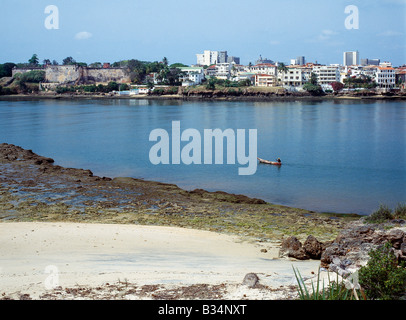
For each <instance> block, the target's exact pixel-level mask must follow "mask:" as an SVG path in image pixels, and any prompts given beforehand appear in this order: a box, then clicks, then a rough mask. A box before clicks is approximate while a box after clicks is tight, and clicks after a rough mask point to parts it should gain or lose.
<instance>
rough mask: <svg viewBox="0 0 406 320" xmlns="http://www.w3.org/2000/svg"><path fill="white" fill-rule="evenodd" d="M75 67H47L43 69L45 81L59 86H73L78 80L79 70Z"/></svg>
mask: <svg viewBox="0 0 406 320" xmlns="http://www.w3.org/2000/svg"><path fill="white" fill-rule="evenodd" d="M81 68H82V67H79V66H77V65H68V66H47V67H46V69H45V81H46V82H51V83H52V82H54V83H55V82H56V83H60V84H65V83H66V84H73V83H75V82H76V81H78V80H79V78H80V69H81Z"/></svg>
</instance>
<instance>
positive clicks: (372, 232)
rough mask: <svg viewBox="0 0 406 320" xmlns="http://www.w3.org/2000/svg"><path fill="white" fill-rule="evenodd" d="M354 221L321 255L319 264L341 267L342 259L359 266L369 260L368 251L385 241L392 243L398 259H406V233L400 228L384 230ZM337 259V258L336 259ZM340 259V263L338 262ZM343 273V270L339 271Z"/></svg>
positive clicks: (333, 267)
mask: <svg viewBox="0 0 406 320" xmlns="http://www.w3.org/2000/svg"><path fill="white" fill-rule="evenodd" d="M360 223H361V222H357V223H354V224H353V225H351V226H349V227H348V228H347V229H345V230H343V231H341V232H340V234H339V235H338V236H337V237H336V239H335V240H334V241H333V242H332V243H331V244H330V245H328V246H327V247H326V249H325V250H324V251H323V253H322V255H321V266H322V267H324V268H329V269H331V270H336V271H337V270H338V269H343V268H342V262H343V261H346V260H348V261H351V264H352V266H354V267H360V266H363V265H365V264H366V263H367V262H368V260H369V252H370V251H371V250H374V249H376V248H377V247H378V246H382V245H383V244H385V243H386V242H389V243H391V244H392V247H393V249H394V252H395V254H396V255H397V257H398V259H399V260H403V259H405V260H406V255H405V253H406V241H405V240H406V234H405V232H404V231H402V230H400V229H397V228H396V229H391V230H389V231H385V230H384V228H382V226H379V225H360ZM337 259H339V260H337ZM338 261H340V263H338ZM340 272H341V273H343V274H345V272H343V271H340Z"/></svg>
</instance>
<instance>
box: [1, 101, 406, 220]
mask: <svg viewBox="0 0 406 320" xmlns="http://www.w3.org/2000/svg"><path fill="white" fill-rule="evenodd" d="M172 121H180V122H181V130H182V131H183V130H184V129H187V128H195V129H197V130H199V131H200V132H201V133H202V135H203V130H204V129H205V128H206V129H215V128H220V129H222V130H224V129H227V128H232V129H234V130H236V129H257V130H258V156H259V157H261V158H265V159H270V160H274V159H276V158H277V157H280V158H281V159H282V161H283V163H284V164H283V166H282V167H281V168H278V167H275V166H269V165H258V168H257V172H256V174H255V175H252V176H239V175H238V168H239V167H240V165H239V164H238V163H237V164H236V165H189V166H187V165H184V164H180V165H158V166H154V165H152V164H151V163H150V161H149V150H150V148H151V147H152V146H153V145H154V144H155V142H150V141H149V134H150V132H151V131H152V130H153V129H156V128H163V129H166V130H167V131H168V132H169V133H170V132H171V124H172ZM0 142H7V143H12V144H16V145H19V146H22V147H23V148H27V149H32V150H33V151H34V152H36V153H38V154H40V155H44V156H48V157H52V158H54V159H55V161H56V163H57V164H59V165H62V166H70V167H77V168H84V169H91V170H92V171H93V172H94V173H95V174H96V175H100V176H109V177H117V176H131V177H136V178H145V179H148V180H158V181H162V182H170V183H175V184H177V185H179V186H180V187H183V188H185V189H188V190H190V189H195V188H203V189H207V190H211V191H216V190H223V191H227V192H233V193H240V194H246V195H249V196H253V197H258V198H262V199H264V200H267V201H270V202H273V203H277V204H283V205H288V206H294V207H301V208H306V209H310V210H316V211H328V212H345V213H352V212H354V213H360V214H370V213H371V212H372V211H373V210H375V209H376V208H377V207H378V206H379V204H381V203H382V204H383V203H384V204H387V205H389V206H390V207H395V206H396V204H397V203H398V202H406V165H405V164H406V103H405V102H368V103H362V102H359V101H356V102H352V101H347V102H344V101H343V102H330V101H328V102H326V101H325V102H261V103H259V102H184V101H158V100H157V101H152V100H103V101H101V100H72V101H70V100H69V101H67V100H66V101H56V100H55V101H53V100H50V101H48V100H43V101H12V102H11V101H0ZM186 144H187V142H183V143H182V146H184V145H186Z"/></svg>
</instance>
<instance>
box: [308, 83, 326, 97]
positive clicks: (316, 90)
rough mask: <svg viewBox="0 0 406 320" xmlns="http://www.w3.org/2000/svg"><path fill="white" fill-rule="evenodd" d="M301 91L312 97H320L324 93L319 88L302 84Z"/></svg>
mask: <svg viewBox="0 0 406 320" xmlns="http://www.w3.org/2000/svg"><path fill="white" fill-rule="evenodd" d="M303 89H304V90H306V91H307V92H309V93H310V94H311V95H312V96H321V95H323V94H324V91H323V89H322V88H321V86H319V85H315V84H312V83H306V84H304V85H303Z"/></svg>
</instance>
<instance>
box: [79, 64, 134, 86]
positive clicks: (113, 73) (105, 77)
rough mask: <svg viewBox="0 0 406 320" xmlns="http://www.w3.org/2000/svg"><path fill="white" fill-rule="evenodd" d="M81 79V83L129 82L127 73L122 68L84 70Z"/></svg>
mask: <svg viewBox="0 0 406 320" xmlns="http://www.w3.org/2000/svg"><path fill="white" fill-rule="evenodd" d="M83 77H84V79H83V81H85V82H86V83H108V82H110V81H115V82H118V83H130V82H131V79H130V75H129V73H128V72H127V71H126V70H125V69H122V68H106V69H101V68H86V70H84V75H83Z"/></svg>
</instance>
